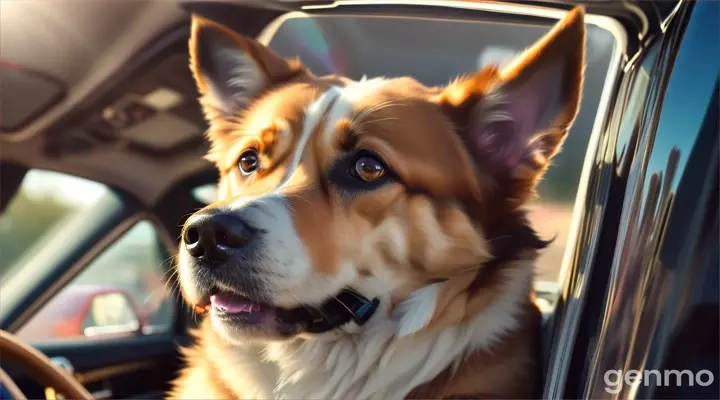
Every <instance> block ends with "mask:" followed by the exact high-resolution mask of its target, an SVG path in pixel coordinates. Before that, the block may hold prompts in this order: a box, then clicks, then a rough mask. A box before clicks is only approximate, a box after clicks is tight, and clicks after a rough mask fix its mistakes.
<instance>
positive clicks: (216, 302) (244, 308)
mask: <svg viewBox="0 0 720 400" xmlns="http://www.w3.org/2000/svg"><path fill="white" fill-rule="evenodd" d="M210 303H212V305H213V306H214V307H217V308H221V309H224V310H225V312H227V313H231V314H234V313H242V312H247V313H250V312H256V311H260V305H259V304H258V303H255V302H253V301H251V300H249V299H246V298H244V297H241V296H237V295H234V294H232V293H218V294H216V295H213V296H212V297H210Z"/></svg>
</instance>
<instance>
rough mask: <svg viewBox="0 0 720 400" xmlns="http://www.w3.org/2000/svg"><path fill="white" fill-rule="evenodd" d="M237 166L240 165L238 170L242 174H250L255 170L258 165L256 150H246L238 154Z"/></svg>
mask: <svg viewBox="0 0 720 400" xmlns="http://www.w3.org/2000/svg"><path fill="white" fill-rule="evenodd" d="M238 166H239V167H240V172H242V173H243V175H250V174H252V173H253V172H255V170H257V167H258V154H257V151H255V150H247V151H245V152H244V153H242V154H241V155H240V161H238Z"/></svg>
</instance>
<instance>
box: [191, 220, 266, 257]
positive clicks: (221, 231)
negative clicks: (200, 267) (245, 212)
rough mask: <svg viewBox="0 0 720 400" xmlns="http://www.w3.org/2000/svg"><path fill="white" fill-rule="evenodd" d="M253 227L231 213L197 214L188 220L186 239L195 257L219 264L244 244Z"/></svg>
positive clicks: (248, 238)
mask: <svg viewBox="0 0 720 400" xmlns="http://www.w3.org/2000/svg"><path fill="white" fill-rule="evenodd" d="M253 231H254V230H253V229H252V228H251V227H250V226H249V225H248V224H247V223H245V221H243V220H242V219H240V218H238V217H236V216H233V215H232V214H222V213H215V214H205V213H197V214H195V215H193V216H192V217H190V218H189V219H188V220H187V222H185V232H184V234H183V242H184V243H185V248H186V249H187V251H188V252H189V253H190V255H192V256H193V257H195V258H197V259H200V260H202V261H205V262H207V263H210V264H219V263H222V262H224V261H225V260H227V259H228V257H230V252H231V251H232V250H233V249H237V248H239V247H242V246H244V245H245V244H246V243H247V242H248V241H249V240H250V237H251V236H252V234H253Z"/></svg>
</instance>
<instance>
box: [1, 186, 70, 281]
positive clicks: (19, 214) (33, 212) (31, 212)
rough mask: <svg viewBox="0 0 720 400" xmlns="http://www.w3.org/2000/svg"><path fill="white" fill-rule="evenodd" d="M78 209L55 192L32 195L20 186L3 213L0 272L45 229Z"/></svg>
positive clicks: (15, 259)
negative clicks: (39, 195) (56, 195)
mask: <svg viewBox="0 0 720 400" xmlns="http://www.w3.org/2000/svg"><path fill="white" fill-rule="evenodd" d="M75 210H76V208H75V207H73V206H72V205H70V204H67V203H63V202H60V201H58V200H57V199H56V198H55V197H54V196H42V197H38V196H29V195H28V194H27V193H26V192H24V191H23V190H20V191H19V192H18V193H17V194H16V195H15V198H14V199H13V200H12V201H11V203H10V205H9V206H8V208H7V209H5V211H4V212H3V214H2V215H0V276H2V275H3V273H4V272H5V270H6V269H7V268H10V266H12V265H13V264H14V263H15V262H16V261H17V259H18V258H19V257H20V256H21V255H22V254H23V253H24V252H25V251H27V250H28V248H29V247H30V246H31V245H32V244H33V243H35V241H36V240H38V239H39V238H40V237H41V236H42V235H43V233H45V232H47V231H48V230H49V229H50V227H52V226H53V225H55V224H57V223H58V222H59V221H60V220H62V219H63V218H64V217H66V216H67V215H69V214H70V213H72V212H73V211H75Z"/></svg>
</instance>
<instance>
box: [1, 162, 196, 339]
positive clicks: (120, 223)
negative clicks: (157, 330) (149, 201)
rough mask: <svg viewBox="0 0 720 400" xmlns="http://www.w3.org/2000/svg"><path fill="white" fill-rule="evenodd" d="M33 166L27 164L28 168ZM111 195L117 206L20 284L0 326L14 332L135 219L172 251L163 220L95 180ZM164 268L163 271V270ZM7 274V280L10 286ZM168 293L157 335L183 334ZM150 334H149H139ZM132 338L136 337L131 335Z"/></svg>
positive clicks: (178, 307) (178, 309)
mask: <svg viewBox="0 0 720 400" xmlns="http://www.w3.org/2000/svg"><path fill="white" fill-rule="evenodd" d="M32 169H33V168H29V169H28V171H30V170H32ZM98 183H100V184H103V185H105V186H106V187H107V188H108V192H109V193H111V194H113V195H115V196H116V197H117V199H118V202H119V206H118V207H117V208H115V209H113V210H111V213H110V214H109V215H107V217H106V218H104V219H103V220H101V221H98V222H97V223H96V224H95V225H94V226H92V227H90V228H89V229H88V230H86V231H84V232H83V233H82V234H83V237H82V238H81V240H79V242H78V243H77V245H75V246H74V247H73V248H70V249H65V251H64V252H63V254H62V255H60V256H59V257H57V258H55V259H54V260H53V261H54V262H53V263H52V264H51V265H47V266H44V269H43V273H42V274H41V276H39V277H38V279H37V280H35V281H34V282H31V283H29V284H24V285H23V293H20V294H19V296H16V297H18V298H17V299H16V300H15V301H14V302H13V303H11V304H8V305H7V307H4V309H3V310H2V311H0V329H3V330H6V331H8V332H11V333H14V332H16V331H18V330H19V329H20V328H21V327H22V326H23V325H24V324H25V323H27V322H28V321H29V320H30V318H32V316H33V315H35V314H36V313H37V312H38V311H39V310H41V309H42V307H43V306H44V305H45V304H46V303H47V302H48V301H50V299H52V298H53V297H54V296H56V295H57V294H58V293H59V292H60V291H61V290H63V289H64V288H65V287H66V286H67V285H68V284H69V283H71V282H72V280H73V279H75V278H76V277H77V276H78V275H80V274H81V273H82V272H83V271H85V270H86V268H88V267H89V266H91V264H92V263H93V262H94V261H95V260H96V259H97V257H99V256H100V255H101V254H103V253H104V252H105V251H106V250H107V249H109V248H110V247H111V246H113V245H114V244H115V243H117V241H118V240H120V239H121V238H123V237H124V235H125V234H126V233H127V232H128V231H129V230H130V229H132V228H133V227H134V226H135V225H136V224H137V223H139V222H142V221H147V222H149V223H150V224H151V225H152V227H153V229H154V230H155V232H156V234H157V235H158V237H159V239H160V241H161V242H162V244H163V246H164V248H165V250H166V251H167V253H168V254H174V253H175V250H176V249H175V248H176V244H175V242H174V240H173V239H172V237H171V235H170V233H169V232H168V229H167V227H166V225H165V224H163V223H162V222H161V220H160V219H159V218H158V217H157V216H156V215H154V214H152V213H151V212H149V211H146V210H144V209H143V208H142V206H141V205H140V203H139V201H138V200H136V199H135V198H134V197H133V196H131V195H130V194H128V193H125V192H122V191H120V190H118V189H116V188H113V187H111V186H108V185H107V184H105V183H102V182H98ZM163 272H167V271H163ZM14 279H16V278H11V279H10V280H9V281H8V282H7V284H8V286H12V281H13V280H14ZM170 297H171V298H172V299H173V300H174V303H175V304H174V307H173V310H174V313H173V323H172V326H171V327H170V329H169V330H167V331H166V332H163V333H161V334H160V335H163V334H165V335H171V336H175V335H177V334H184V333H185V332H184V331H185V323H184V320H185V318H183V316H184V313H183V305H182V303H181V301H179V298H178V296H177V295H176V294H175V293H171V294H170ZM140 336H150V335H140ZM132 339H138V338H137V337H133V338H132Z"/></svg>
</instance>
